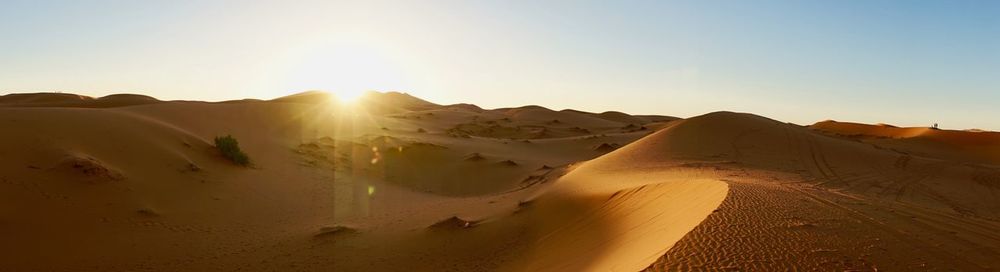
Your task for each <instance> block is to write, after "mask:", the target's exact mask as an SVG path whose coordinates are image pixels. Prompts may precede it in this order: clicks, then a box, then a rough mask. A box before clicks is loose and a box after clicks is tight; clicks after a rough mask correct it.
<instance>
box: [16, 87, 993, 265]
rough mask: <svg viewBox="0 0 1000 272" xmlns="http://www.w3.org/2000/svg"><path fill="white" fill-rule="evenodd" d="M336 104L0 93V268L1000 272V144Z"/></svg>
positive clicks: (903, 134)
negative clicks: (228, 141)
mask: <svg viewBox="0 0 1000 272" xmlns="http://www.w3.org/2000/svg"><path fill="white" fill-rule="evenodd" d="M331 101H333V99H331V97H329V95H327V94H324V93H320V92H307V93H302V94H297V95H292V96H288V97H284V98H279V99H275V100H270V101H260V100H240V101H227V102H219V103H206V102H195V101H159V100H156V99H155V98H151V97H146V96H141V95H112V96H107V97H101V98H91V97H86V96H79V95H71V94H55V93H44V94H12V95H6V96H0V128H2V129H0V132H2V133H0V199H2V200H3V201H4V202H3V205H0V241H3V246H2V247H0V271H639V270H650V271H673V270H746V271H775V270H824V271H830V270H840V271H846V270H851V271H865V270H889V271H899V270H904V271H905V270H958V271H989V270H997V269H1000V231H998V230H1000V222H998V220H1000V133H994V132H983V131H951V130H937V129H930V128H899V127H893V126H889V125H865V124H854V123H841V122H834V121H824V122H820V123H816V124H814V125H811V126H807V127H803V126H798V125H793V124H788V123H782V122H778V121H775V120H771V119H767V118H764V117H760V116H756V115H752V114H745V113H732V112H716V113H710V114H706V115H702V116H697V117H692V118H689V119H678V118H673V117H668V116H647V115H629V114H625V113H621V112H614V111H608V112H603V113H589V112H582V111H575V110H560V111H557V110H552V109H548V108H545V107H541V106H525V107H518V108H503V109H482V108H479V107H477V106H475V105H469V104H456V105H438V104H434V103H431V102H427V101H424V100H421V99H418V98H415V97H412V96H409V95H406V94H402V93H369V94H367V95H366V96H364V97H362V98H361V100H359V101H358V102H356V103H353V104H339V103H334V102H331ZM225 135H232V136H233V137H235V138H236V139H237V140H238V141H239V144H240V146H241V147H242V149H243V150H244V151H245V152H246V153H247V154H248V155H249V157H250V160H251V164H250V165H249V166H239V165H236V164H234V163H232V162H230V161H228V160H226V159H225V158H223V156H222V155H221V154H220V152H219V151H218V149H217V148H215V147H214V143H213V139H214V138H215V137H217V136H225Z"/></svg>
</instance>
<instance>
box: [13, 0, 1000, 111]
mask: <svg viewBox="0 0 1000 272" xmlns="http://www.w3.org/2000/svg"><path fill="white" fill-rule="evenodd" d="M0 4H2V7H0V94H6V93H16V92H43V91H44V92H48V91H60V92H69V93H78V94H84V95H90V96H103V95H107V94H113V93H140V94H146V95H150V96H154V97H157V98H160V99H165V100H207V101H221V100H230V99H241V98H261V99H269V98H275V97H280V96H284V95H288V94H292V93H297V92H301V91H306V90H326V91H331V92H334V93H345V94H346V93H357V92H360V91H364V90H380V91H402V92H407V93H410V94H412V95H414V96H417V97H420V98H424V99H426V100H429V101H432V102H436V103H441V104H451V103H473V104H477V105H480V106H482V107H485V108H498V107H510V106H520V105H542V106H546V107H549V108H553V109H557V110H558V109H564V108H572V109H578V110H586V111H594V112H601V111H607V110H616V111H623V112H627V113H632V114H663V115H673V116H679V117H690V116H696V115H700V114H704V113H708V112H713V111H720V110H728V111H739V112H750V113H755V114H758V115H763V116H767V117H770V118H774V119H777V120H781V121H787V122H794V123H798V124H811V123H813V122H816V121H820V120H826V119H834V120H838V121H855V122H865V123H877V122H882V123H891V124H896V125H901V126H928V125H930V124H932V123H940V125H941V127H943V128H957V129H965V128H982V129H990V130H1000V118H996V117H997V116H1000V1H925V0H918V1H887V0H875V1H860V0H858V1H850V0H844V1H768V0H760V1H713V0H710V1H555V0H553V1H398V2H391V1H356V2H352V1H343V2H337V1H314V2H310V1H212V0H205V1H187V0H178V1H155V0H150V1H9V0H0Z"/></svg>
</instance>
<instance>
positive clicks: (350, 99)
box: [332, 90, 365, 104]
mask: <svg viewBox="0 0 1000 272" xmlns="http://www.w3.org/2000/svg"><path fill="white" fill-rule="evenodd" d="M364 95H365V91H363V90H340V91H334V92H333V96H332V98H333V101H334V102H337V103H340V104H354V103H355V102H357V101H358V100H360V99H361V97H362V96H364Z"/></svg>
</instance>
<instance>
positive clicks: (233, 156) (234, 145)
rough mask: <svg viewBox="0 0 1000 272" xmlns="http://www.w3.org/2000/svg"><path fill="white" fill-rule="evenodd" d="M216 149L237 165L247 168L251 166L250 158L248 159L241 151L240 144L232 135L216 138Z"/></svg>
mask: <svg viewBox="0 0 1000 272" xmlns="http://www.w3.org/2000/svg"><path fill="white" fill-rule="evenodd" d="M215 147H216V148H218V149H219V151H220V152H222V156H223V157H226V159H229V160H230V161H233V162H235V163H236V164H239V165H242V166H247V165H249V164H250V158H249V157H247V154H246V153H243V150H240V142H239V141H237V140H236V138H233V136H232V135H226V136H225V137H215Z"/></svg>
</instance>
